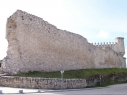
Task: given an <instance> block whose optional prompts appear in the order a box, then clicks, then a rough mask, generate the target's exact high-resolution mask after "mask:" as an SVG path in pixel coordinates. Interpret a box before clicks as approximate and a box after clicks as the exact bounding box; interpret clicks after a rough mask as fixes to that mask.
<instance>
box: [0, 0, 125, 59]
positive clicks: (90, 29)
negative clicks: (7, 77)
mask: <svg viewBox="0 0 127 95" xmlns="http://www.w3.org/2000/svg"><path fill="white" fill-rule="evenodd" d="M17 9H20V10H23V11H26V12H28V13H31V14H34V15H36V16H39V17H41V18H43V19H44V20H46V21H48V22H49V23H51V24H53V25H55V26H57V27H58V28H59V29H63V30H68V31H70V32H73V33H77V34H80V35H82V36H84V37H85V38H87V40H88V41H89V42H90V43H95V42H115V38H116V37H124V38H125V40H124V41H125V48H126V50H127V0H1V1H0V12H1V16H0V21H1V23H0V26H1V32H0V33H1V35H0V44H1V46H0V52H1V55H0V59H2V58H3V57H5V56H6V51H7V41H6V40H5V28H6V20H7V18H8V17H9V16H10V15H12V14H13V13H14V12H15V11H16V10H17ZM125 56H127V55H125Z"/></svg>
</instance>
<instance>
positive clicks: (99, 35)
mask: <svg viewBox="0 0 127 95" xmlns="http://www.w3.org/2000/svg"><path fill="white" fill-rule="evenodd" d="M97 37H99V38H103V39H106V38H108V37H109V33H108V32H105V31H103V30H101V31H100V32H99V33H98V35H97Z"/></svg>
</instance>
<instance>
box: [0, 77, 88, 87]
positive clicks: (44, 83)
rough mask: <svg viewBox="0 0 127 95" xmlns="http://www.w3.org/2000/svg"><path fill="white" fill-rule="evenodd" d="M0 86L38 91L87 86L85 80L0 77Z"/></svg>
mask: <svg viewBox="0 0 127 95" xmlns="http://www.w3.org/2000/svg"><path fill="white" fill-rule="evenodd" d="M0 86H5V87H18V88H38V89H75V88H84V87H86V86H87V84H86V80H85V79H63V83H62V79H58V78H32V77H15V76H2V77H0Z"/></svg>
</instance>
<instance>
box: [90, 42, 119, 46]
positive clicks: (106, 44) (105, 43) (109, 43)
mask: <svg viewBox="0 0 127 95" xmlns="http://www.w3.org/2000/svg"><path fill="white" fill-rule="evenodd" d="M92 44H93V45H94V46H97V47H104V46H105V47H107V46H109V47H110V46H114V45H116V44H117V43H116V42H100V43H92Z"/></svg>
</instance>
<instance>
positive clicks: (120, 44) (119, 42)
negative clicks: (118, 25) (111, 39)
mask: <svg viewBox="0 0 127 95" xmlns="http://www.w3.org/2000/svg"><path fill="white" fill-rule="evenodd" d="M115 42H116V44H117V47H116V49H117V51H116V52H118V53H119V54H121V55H122V56H124V54H125V47H124V38H123V37H117V38H116V39H115Z"/></svg>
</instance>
